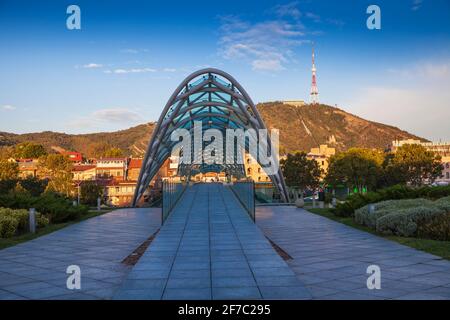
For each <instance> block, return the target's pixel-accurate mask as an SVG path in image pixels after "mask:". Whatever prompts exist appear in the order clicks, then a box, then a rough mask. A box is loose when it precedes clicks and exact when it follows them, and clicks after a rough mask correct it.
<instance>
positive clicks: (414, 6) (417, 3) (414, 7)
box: [411, 0, 423, 11]
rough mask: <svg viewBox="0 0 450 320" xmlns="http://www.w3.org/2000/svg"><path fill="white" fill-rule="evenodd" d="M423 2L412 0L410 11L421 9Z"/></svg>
mask: <svg viewBox="0 0 450 320" xmlns="http://www.w3.org/2000/svg"><path fill="white" fill-rule="evenodd" d="M422 4H423V0H413V3H412V7H411V10H412V11H417V10H419V9H420V8H421V7H422Z"/></svg>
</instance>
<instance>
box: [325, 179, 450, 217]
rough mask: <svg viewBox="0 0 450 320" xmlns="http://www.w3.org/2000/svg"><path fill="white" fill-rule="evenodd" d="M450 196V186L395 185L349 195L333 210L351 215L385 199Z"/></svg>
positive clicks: (342, 214) (432, 198) (339, 214)
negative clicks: (419, 186) (416, 186)
mask: <svg viewBox="0 0 450 320" xmlns="http://www.w3.org/2000/svg"><path fill="white" fill-rule="evenodd" d="M449 196H450V186H438V187H421V188H411V187H407V186H405V185H395V186H392V187H389V188H385V189H381V190H379V191H377V192H368V193H366V194H359V193H356V194H352V195H350V196H348V197H347V200H346V201H345V202H344V203H339V204H338V205H337V206H336V208H335V209H334V210H333V213H334V214H335V215H336V216H340V217H350V216H352V215H353V214H354V213H355V210H357V209H359V208H362V207H364V206H365V205H368V204H369V203H378V202H381V201H385V200H398V199H416V198H427V199H431V200H436V199H439V198H442V197H449Z"/></svg>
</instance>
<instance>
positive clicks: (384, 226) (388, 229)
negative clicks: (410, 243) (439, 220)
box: [376, 206, 445, 237]
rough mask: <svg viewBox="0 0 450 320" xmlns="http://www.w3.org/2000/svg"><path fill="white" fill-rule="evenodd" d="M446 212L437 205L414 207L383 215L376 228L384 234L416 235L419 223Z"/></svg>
mask: <svg viewBox="0 0 450 320" xmlns="http://www.w3.org/2000/svg"><path fill="white" fill-rule="evenodd" d="M444 214H445V212H444V211H443V210H441V209H439V208H437V207H435V206H427V207H413V208H407V209H403V210H398V211H397V212H394V213H390V214H387V215H384V216H382V217H381V218H379V219H378V220H377V222H376V230H377V232H379V233H382V234H387V235H390V234H394V235H397V236H403V237H412V236H414V235H416V231H417V227H418V225H419V224H421V223H424V222H429V221H431V219H433V218H435V217H438V216H442V215H444Z"/></svg>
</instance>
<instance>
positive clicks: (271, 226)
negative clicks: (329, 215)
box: [256, 206, 450, 300]
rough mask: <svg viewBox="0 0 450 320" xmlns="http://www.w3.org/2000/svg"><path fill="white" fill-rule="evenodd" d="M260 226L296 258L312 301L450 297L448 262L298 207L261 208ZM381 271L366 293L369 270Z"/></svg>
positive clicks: (293, 266)
mask: <svg viewBox="0 0 450 320" xmlns="http://www.w3.org/2000/svg"><path fill="white" fill-rule="evenodd" d="M256 222H257V224H258V226H259V227H260V228H261V229H262V230H263V231H264V233H265V234H266V235H267V236H268V237H269V238H270V239H271V240H272V241H274V242H275V243H277V244H278V245H279V246H280V247H281V248H282V249H284V250H285V251H286V252H288V253H289V254H290V255H291V256H292V257H293V260H290V261H289V262H288V264H289V266H290V267H291V269H292V270H293V271H294V272H295V274H296V275H297V277H298V278H299V279H300V280H302V281H303V282H304V283H306V284H307V286H308V289H309V290H310V291H311V293H312V296H313V298H314V299H341V300H345V299H368V300H369V299H450V293H449V292H448V289H449V288H450V284H449V282H450V262H449V261H446V260H443V259H441V258H440V257H436V256H434V255H431V254H428V253H425V252H422V251H418V250H415V249H413V248H409V247H406V246H403V245H400V244H398V243H395V242H391V241H389V240H386V239H384V238H381V237H377V236H375V235H372V234H369V233H366V232H363V231H360V230H357V229H353V228H351V227H348V226H345V225H343V224H340V223H337V222H335V221H332V220H329V219H326V218H324V217H321V216H319V215H315V214H312V213H309V212H307V211H306V210H303V209H297V208H295V207H290V206H289V207H287V206H284V207H283V206H277V207H257V214H256ZM372 264H375V265H378V266H380V268H381V289H380V290H368V289H367V286H366V281H367V277H368V276H369V275H368V274H367V273H366V270H367V267H368V266H369V265H372Z"/></svg>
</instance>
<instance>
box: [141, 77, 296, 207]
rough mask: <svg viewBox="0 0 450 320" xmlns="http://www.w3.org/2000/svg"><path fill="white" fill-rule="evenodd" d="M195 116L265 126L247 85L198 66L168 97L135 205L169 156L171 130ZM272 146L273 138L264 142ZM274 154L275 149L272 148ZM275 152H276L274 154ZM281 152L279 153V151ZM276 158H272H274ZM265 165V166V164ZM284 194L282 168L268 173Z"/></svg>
mask: <svg viewBox="0 0 450 320" xmlns="http://www.w3.org/2000/svg"><path fill="white" fill-rule="evenodd" d="M194 120H196V121H199V120H205V121H207V123H209V124H210V125H211V127H214V128H216V129H222V130H225V129H227V128H233V129H236V128H240V129H244V130H245V129H254V130H256V131H257V130H259V129H266V126H265V124H264V122H263V120H262V118H261V116H260V114H259V112H258V110H257V109H256V107H255V104H254V103H253V101H252V100H251V98H250V96H249V95H248V94H247V92H246V91H245V90H244V88H243V87H242V86H241V85H240V84H239V83H238V82H237V81H236V80H235V79H234V78H233V77H232V76H231V75H229V74H228V73H226V72H224V71H222V70H218V69H214V68H207V69H202V70H198V71H196V72H194V73H192V74H191V75H189V76H188V77H187V78H186V79H184V80H183V82H181V84H180V85H179V86H178V87H177V88H176V90H175V91H174V92H173V94H172V95H171V96H170V98H169V100H168V101H167V103H166V105H165V107H164V109H163V111H162V113H161V116H160V117H159V120H158V122H157V124H156V127H155V129H154V131H153V134H152V137H151V139H150V142H149V144H148V147H147V151H146V153H145V156H144V161H143V163H142V168H141V172H140V174H139V178H138V181H137V185H136V191H135V194H134V198H133V206H135V205H136V203H137V201H138V200H139V199H140V198H141V197H142V196H143V194H144V192H145V190H146V188H147V187H148V186H149V184H150V182H151V180H152V179H153V178H154V176H155V175H156V173H157V172H158V171H159V169H160V167H161V166H162V165H163V163H164V161H165V160H166V159H167V158H168V157H169V156H170V152H171V147H172V146H173V145H174V143H173V141H171V140H170V136H171V133H172V132H173V131H174V130H176V129H177V128H185V129H188V130H189V129H192V126H193V123H194ZM265 143H266V145H267V149H268V150H272V146H271V141H270V139H268V140H267V142H265ZM270 153H271V154H272V152H271V151H270ZM271 156H273V155H271ZM276 156H278V155H276ZM272 160H273V158H272ZM262 168H263V169H264V167H263V166H262ZM269 177H270V179H271V181H272V183H273V184H274V185H275V187H276V188H277V189H278V191H279V192H280V195H281V198H282V199H283V200H284V201H288V192H287V188H286V185H285V183H284V178H283V175H282V173H281V170H280V169H278V171H277V172H276V173H275V174H269Z"/></svg>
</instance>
